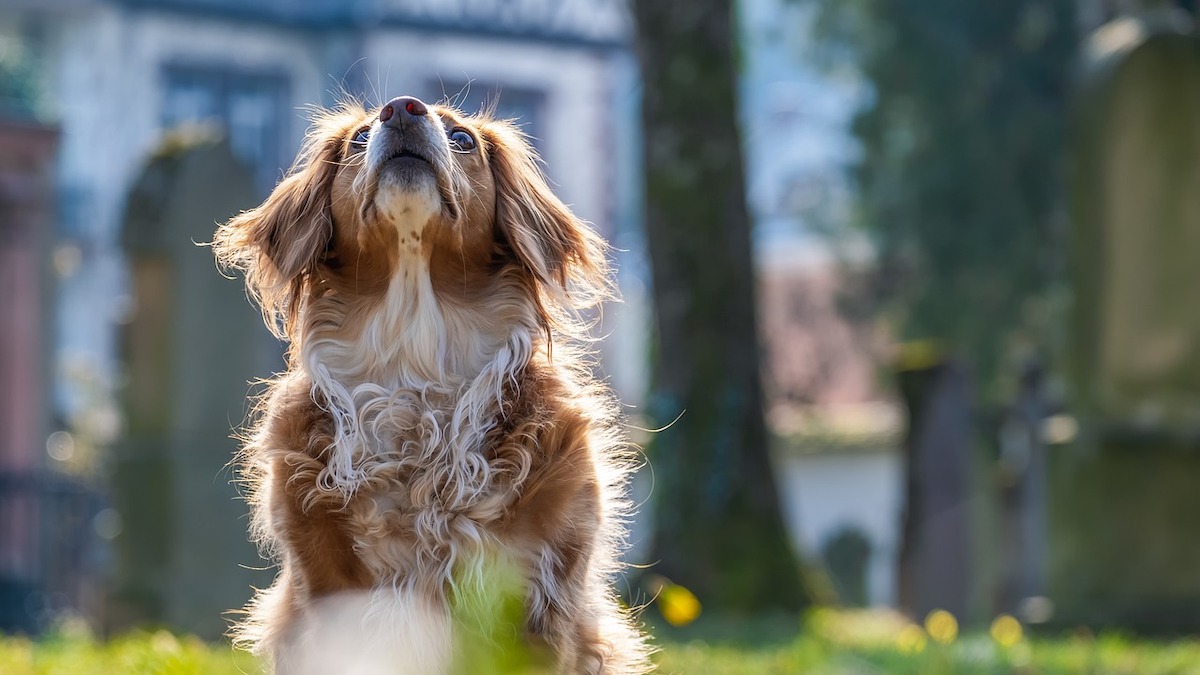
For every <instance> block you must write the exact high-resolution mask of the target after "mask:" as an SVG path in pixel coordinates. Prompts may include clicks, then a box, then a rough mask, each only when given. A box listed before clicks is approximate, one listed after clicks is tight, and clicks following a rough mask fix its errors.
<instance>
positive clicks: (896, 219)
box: [818, 0, 1078, 399]
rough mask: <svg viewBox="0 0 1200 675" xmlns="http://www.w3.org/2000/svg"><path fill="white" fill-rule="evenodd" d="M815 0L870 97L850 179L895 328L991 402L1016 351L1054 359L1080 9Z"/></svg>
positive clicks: (989, 2)
mask: <svg viewBox="0 0 1200 675" xmlns="http://www.w3.org/2000/svg"><path fill="white" fill-rule="evenodd" d="M818 1H819V2H821V3H822V4H823V8H822V9H823V13H822V17H823V21H822V25H823V30H822V32H823V35H824V37H825V38H826V40H827V44H828V45H830V46H832V47H834V49H833V51H832V52H831V55H832V56H833V57H834V58H836V59H839V60H841V59H847V58H848V59H853V60H855V61H857V63H858V66H859V70H860V71H861V73H862V75H863V76H864V78H865V80H866V83H867V84H868V85H869V87H870V89H871V92H872V96H871V97H870V99H869V101H870V103H869V105H868V106H867V107H865V108H864V109H863V110H862V111H861V112H860V114H859V115H858V116H857V118H856V119H855V121H854V133H855V136H856V137H857V138H858V140H859V141H860V143H861V144H862V151H863V152H862V157H861V160H860V161H859V162H858V164H857V166H856V167H855V168H854V172H855V177H856V178H857V184H858V189H859V198H860V206H861V224H862V225H863V226H864V227H865V228H866V230H867V231H868V232H869V233H870V234H871V235H872V236H873V238H874V240H875V243H876V246H877V250H878V254H879V258H880V263H881V268H882V269H884V270H886V271H898V274H894V275H888V276H887V277H886V283H885V284H884V285H885V286H886V287H887V294H888V297H887V298H886V299H887V300H890V301H892V303H893V307H894V308H896V309H898V310H899V314H900V317H901V318H900V321H899V324H900V331H901V333H902V335H903V336H904V337H905V338H909V339H913V338H933V339H936V340H938V341H940V342H942V343H943V344H945V345H946V346H947V347H948V348H949V349H950V351H952V352H954V353H956V354H958V355H959V356H961V357H964V358H965V359H966V361H968V362H969V363H970V364H971V365H972V366H973V369H974V371H975V373H976V377H977V379H978V381H979V382H980V383H981V385H982V386H983V387H984V394H985V396H990V397H991V398H993V399H994V398H995V394H996V393H997V384H998V382H999V381H1000V380H1001V374H1002V373H1003V374H1012V375H1013V376H1015V375H1016V373H1017V369H1016V368H1005V365H1006V362H1007V360H1008V357H1009V356H1013V355H1019V354H1020V353H1021V352H1025V353H1026V354H1028V353H1030V352H1037V351H1045V350H1046V348H1047V343H1048V342H1049V341H1050V338H1051V336H1050V335H1049V333H1050V331H1051V330H1052V326H1053V325H1054V323H1053V321H1054V316H1053V315H1054V314H1055V313H1056V311H1055V310H1056V309H1057V308H1058V305H1056V304H1053V303H1054V297H1055V294H1054V291H1055V290H1056V289H1057V288H1061V287H1062V283H1063V281H1064V259H1065V253H1066V252H1065V250H1064V249H1065V235H1066V233H1065V229H1066V228H1065V225H1066V223H1065V217H1064V216H1063V214H1062V211H1063V205H1064V201H1065V200H1064V198H1063V180H1062V174H1063V171H1062V168H1063V160H1064V152H1065V143H1066V127H1067V107H1068V103H1069V96H1070V91H1071V68H1072V62H1073V59H1074V55H1075V53H1076V51H1077V44H1078V39H1077V36H1076V19H1075V6H1076V4H1077V2H1076V0H986V1H981V2H959V1H958V0H919V1H914V0H818ZM897 280H898V281H899V282H898V283H897ZM1007 379H1008V380H1009V381H1010V383H1012V381H1013V380H1015V377H1009V378H1007Z"/></svg>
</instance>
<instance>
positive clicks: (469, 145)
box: [450, 129, 475, 150]
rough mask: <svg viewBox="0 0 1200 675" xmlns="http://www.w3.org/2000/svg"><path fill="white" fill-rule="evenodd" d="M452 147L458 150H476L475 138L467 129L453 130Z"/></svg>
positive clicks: (451, 133) (451, 132)
mask: <svg viewBox="0 0 1200 675" xmlns="http://www.w3.org/2000/svg"><path fill="white" fill-rule="evenodd" d="M450 145H453V146H454V147H455V149H458V150H474V149H475V137H474V136H472V135H471V134H470V132H468V131H467V130H465V129H453V130H451V131H450Z"/></svg>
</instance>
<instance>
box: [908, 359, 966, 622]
mask: <svg viewBox="0 0 1200 675" xmlns="http://www.w3.org/2000/svg"><path fill="white" fill-rule="evenodd" d="M898 380H899V384H900V393H901V396H902V397H903V399H904V404H905V407H906V408H907V411H908V431H907V434H906V438H905V441H904V451H905V460H906V461H905V479H904V515H903V520H902V524H901V543H900V560H899V575H898V580H899V601H900V608H901V610H903V611H904V612H905V613H906V614H908V615H909V616H910V617H913V618H915V619H917V620H921V619H923V618H925V616H926V615H927V614H928V613H929V612H931V611H933V610H935V609H943V610H946V611H949V612H950V613H952V614H954V615H955V616H957V617H960V618H961V617H965V616H966V615H967V614H968V612H969V610H970V609H971V608H972V604H971V603H972V597H971V593H970V589H971V585H972V584H971V582H972V579H973V578H974V575H973V572H974V570H973V568H972V564H971V555H972V546H973V542H972V539H971V536H970V534H971V518H972V503H971V487H972V485H971V479H972V471H971V467H972V458H973V447H974V446H973V439H972V435H971V428H972V418H973V410H972V401H971V380H970V377H969V375H968V373H967V370H966V369H965V368H964V367H963V366H962V365H961V364H959V363H957V362H955V361H952V360H947V361H940V362H937V363H933V364H931V365H929V366H928V367H920V368H912V369H905V370H901V371H900V372H899V374H898Z"/></svg>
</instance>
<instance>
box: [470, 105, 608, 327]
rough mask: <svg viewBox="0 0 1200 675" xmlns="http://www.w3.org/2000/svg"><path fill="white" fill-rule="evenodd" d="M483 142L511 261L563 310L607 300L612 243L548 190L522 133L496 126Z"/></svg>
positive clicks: (492, 125) (490, 127)
mask: <svg viewBox="0 0 1200 675" xmlns="http://www.w3.org/2000/svg"><path fill="white" fill-rule="evenodd" d="M484 139H485V142H486V144H487V145H486V148H487V157H488V162H489V165H490V167H491V170H492V176H493V179H494V181H495V185H496V227H497V229H498V231H499V233H500V236H501V237H502V238H503V240H504V243H505V244H506V245H507V247H508V248H509V249H510V250H511V252H512V255H513V257H514V258H516V260H517V262H518V263H519V264H520V265H521V266H522V267H523V268H525V270H526V271H527V272H528V273H529V274H530V275H531V276H532V277H533V278H534V280H535V281H536V282H537V283H538V285H539V286H540V287H541V289H542V290H543V291H544V292H545V294H547V295H549V296H550V298H552V299H553V300H554V301H555V302H556V303H558V304H560V305H562V306H563V308H564V309H581V308H584V307H588V306H591V305H594V304H596V303H597V302H599V301H601V300H604V299H607V298H609V297H610V296H611V295H612V285H611V278H610V275H609V266H608V260H607V258H606V254H607V252H608V244H607V243H606V242H605V241H604V239H603V238H602V237H601V236H600V235H599V234H597V233H596V231H595V230H593V229H592V228H591V226H589V225H588V224H587V223H585V222H583V221H582V220H580V219H579V218H577V217H576V216H575V214H573V213H571V210H570V209H569V208H567V205H566V204H563V202H562V200H560V199H559V198H558V197H556V196H555V195H554V193H553V192H552V191H551V190H550V186H549V185H547V184H546V179H545V177H544V176H543V175H542V172H541V170H540V169H539V168H538V160H537V156H536V155H535V153H534V151H533V149H532V148H531V147H530V146H529V143H528V142H526V140H525V138H524V137H523V135H522V134H521V132H520V131H518V130H517V129H516V128H515V127H513V126H512V125H510V124H508V123H503V122H493V123H490V124H489V125H488V127H487V130H486V133H485V134H484Z"/></svg>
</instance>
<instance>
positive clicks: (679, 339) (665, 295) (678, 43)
mask: <svg viewBox="0 0 1200 675" xmlns="http://www.w3.org/2000/svg"><path fill="white" fill-rule="evenodd" d="M633 5H634V16H635V20H636V23H637V31H638V36H637V45H638V51H639V57H640V61H641V72H642V83H643V92H644V93H643V107H642V125H643V130H644V152H645V155H644V162H645V189H646V193H645V194H646V235H647V244H648V247H649V253H650V261H651V267H652V269H653V272H652V274H653V285H654V300H655V305H656V312H657V313H656V317H657V342H656V353H655V367H654V393H653V396H652V403H651V411H650V412H651V414H652V415H654V416H655V417H656V419H657V420H658V421H660V422H662V423H664V424H666V423H669V422H671V421H672V420H673V419H675V418H676V417H677V416H678V417H679V419H678V421H677V422H676V423H675V424H674V425H672V426H670V427H669V428H668V429H666V430H665V431H663V432H662V433H659V434H657V436H656V438H655V439H654V441H653V445H652V448H651V452H650V455H651V459H652V462H653V466H654V476H655V504H656V514H657V519H658V522H657V528H656V530H657V536H656V547H657V558H658V560H659V564H658V566H657V567H656V571H658V572H661V573H662V574H664V575H666V576H667V577H669V578H671V580H672V581H674V582H676V583H679V584H682V585H684V586H687V587H689V588H691V589H692V590H693V591H695V592H696V593H697V595H699V596H700V599H701V600H702V601H703V602H704V603H705V605H706V606H707V607H709V608H715V609H719V610H725V611H735V612H736V611H742V610H751V609H762V608H785V609H799V608H800V607H802V606H803V605H805V604H806V603H807V601H808V596H807V592H806V590H805V588H804V585H803V584H802V583H801V571H800V567H799V565H798V564H797V561H796V558H795V555H794V552H793V551H792V548H791V545H790V543H789V539H788V536H787V532H786V530H785V528H784V524H783V519H782V516H781V513H780V507H779V500H778V495H777V492H776V489H775V485H774V483H773V480H772V476H771V469H770V462H769V457H768V454H767V431H766V424H765V421H764V418H763V395H762V383H761V375H760V372H759V367H760V362H759V344H758V335H757V323H756V317H755V289H754V267H753V261H752V251H751V245H750V217H749V214H748V210H747V205H746V197H745V188H744V186H745V180H744V175H743V168H742V160H741V157H742V154H741V146H740V138H739V133H738V111H737V96H736V71H735V55H734V51H735V50H734V41H733V35H734V23H733V13H732V7H731V2H730V0H701V1H697V0H639V1H637V2H634V3H633Z"/></svg>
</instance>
